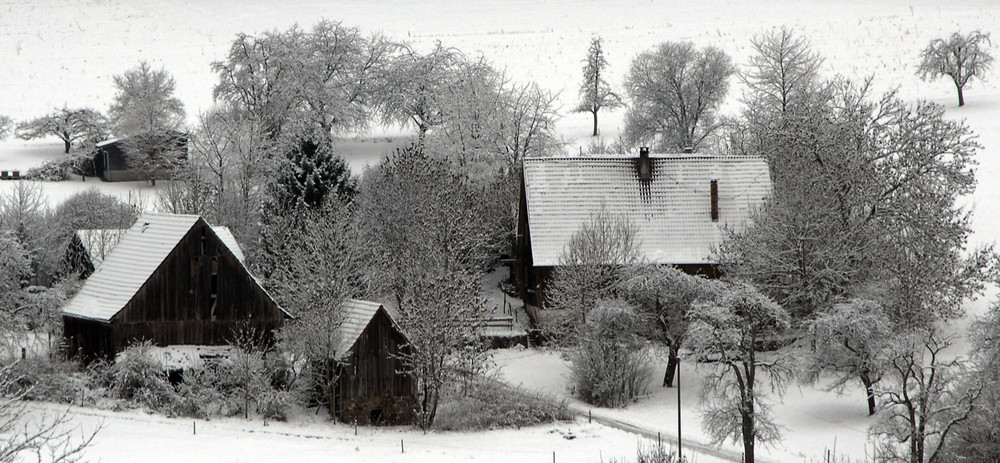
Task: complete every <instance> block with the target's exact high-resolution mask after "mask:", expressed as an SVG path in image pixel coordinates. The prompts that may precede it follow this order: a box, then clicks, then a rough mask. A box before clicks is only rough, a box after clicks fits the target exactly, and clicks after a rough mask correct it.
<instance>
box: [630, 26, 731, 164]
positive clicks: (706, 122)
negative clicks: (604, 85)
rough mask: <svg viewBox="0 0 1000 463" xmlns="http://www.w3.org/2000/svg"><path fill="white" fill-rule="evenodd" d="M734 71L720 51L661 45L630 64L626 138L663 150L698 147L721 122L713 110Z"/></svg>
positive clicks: (684, 45)
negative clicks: (629, 104) (630, 105)
mask: <svg viewBox="0 0 1000 463" xmlns="http://www.w3.org/2000/svg"><path fill="white" fill-rule="evenodd" d="M734 72H736V67H735V66H733V64H732V59H730V58H729V56H728V55H726V54H725V53H724V52H723V51H722V50H719V49H718V48H715V47H705V48H704V49H700V50H699V49H697V48H695V46H694V44H693V43H691V42H665V43H662V44H660V45H659V46H657V47H656V48H654V49H653V50H650V51H645V52H642V53H640V54H639V56H637V57H636V58H635V59H633V60H632V66H631V68H630V69H629V73H628V76H627V77H626V79H625V87H626V89H627V90H628V94H629V98H630V99H631V100H632V107H631V108H630V109H629V111H628V113H627V114H626V115H625V132H626V134H627V138H629V139H630V140H632V141H635V142H649V144H650V145H653V146H656V147H658V148H661V149H671V150H673V149H684V148H693V149H697V148H698V147H699V146H700V145H701V144H702V143H703V142H704V141H705V140H706V139H707V138H708V137H709V136H710V135H712V134H713V133H714V132H715V131H716V130H717V129H718V128H719V127H720V124H719V123H718V121H717V120H716V115H715V112H716V110H717V109H718V108H719V105H720V104H721V103H722V100H723V98H725V96H726V92H727V90H728V89H729V82H728V81H729V76H731V75H732V74H733V73H734Z"/></svg>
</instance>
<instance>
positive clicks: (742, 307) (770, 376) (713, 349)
mask: <svg viewBox="0 0 1000 463" xmlns="http://www.w3.org/2000/svg"><path fill="white" fill-rule="evenodd" d="M688 318H689V323H690V325H689V326H688V340H689V341H688V348H690V349H691V352H692V355H694V356H696V357H697V358H705V359H711V360H715V359H717V360H718V365H717V366H716V367H715V368H713V370H712V371H711V372H709V373H708V375H706V376H705V385H704V388H703V389H702V401H703V402H702V403H703V404H704V405H703V407H704V409H703V411H702V427H703V428H704V430H705V432H706V433H708V435H709V437H711V438H712V440H713V441H714V442H715V443H721V442H723V441H725V440H726V439H731V440H732V441H733V442H739V441H742V442H743V455H744V457H743V458H744V460H743V461H745V462H746V463H753V462H754V461H755V459H754V455H755V452H754V450H755V448H756V444H757V442H760V443H764V444H767V443H773V442H777V441H778V440H780V438H781V435H780V433H779V431H778V425H777V424H775V423H774V421H772V419H771V412H770V408H769V407H768V406H767V405H766V404H765V403H764V400H763V399H764V397H765V394H764V391H762V390H761V387H762V386H763V385H765V384H770V389H771V391H775V392H778V393H781V392H782V391H783V390H784V388H785V386H786V384H787V381H788V380H789V379H790V377H791V373H792V364H791V362H792V360H791V359H790V358H788V357H787V356H785V355H783V354H782V353H780V352H773V353H766V354H765V353H763V352H760V346H761V345H762V343H764V342H766V341H768V340H769V339H773V337H774V336H777V335H779V334H781V333H782V332H783V331H784V330H786V329H788V327H789V326H790V320H791V319H790V317H789V315H788V312H786V311H785V309H783V308H782V307H781V306H779V305H778V304H776V303H775V302H774V301H772V300H771V299H770V298H768V297H767V296H765V295H763V294H761V293H760V291H758V290H757V289H756V288H754V287H752V286H750V285H748V284H745V283H741V282H734V283H730V284H729V285H728V287H727V288H725V289H724V290H723V292H722V294H721V295H720V296H719V297H718V298H717V299H716V300H714V301H711V302H703V303H699V304H696V306H695V308H694V310H692V311H691V312H690V313H689V315H688Z"/></svg>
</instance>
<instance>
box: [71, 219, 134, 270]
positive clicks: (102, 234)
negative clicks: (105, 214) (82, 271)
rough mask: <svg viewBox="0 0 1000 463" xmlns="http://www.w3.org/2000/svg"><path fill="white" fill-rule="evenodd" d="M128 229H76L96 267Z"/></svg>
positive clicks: (91, 261) (84, 248)
mask: <svg viewBox="0 0 1000 463" xmlns="http://www.w3.org/2000/svg"><path fill="white" fill-rule="evenodd" d="M125 231H126V229H124V228H92V229H81V230H77V231H76V236H77V238H78V239H79V240H80V243H81V244H82V245H83V250H84V251H86V252H87V256H88V257H90V263H91V264H93V265H94V268H95V269H96V268H97V267H100V265H101V262H104V258H105V257H107V256H108V254H109V253H111V250H112V249H114V248H115V246H117V245H118V241H119V240H121V237H122V235H123V234H125Z"/></svg>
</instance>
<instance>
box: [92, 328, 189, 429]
mask: <svg viewBox="0 0 1000 463" xmlns="http://www.w3.org/2000/svg"><path fill="white" fill-rule="evenodd" d="M152 347H153V344H152V343H151V342H149V341H143V342H139V343H136V344H133V345H131V346H129V347H128V348H126V349H125V350H124V351H122V352H121V353H120V354H118V358H117V360H116V361H115V362H114V364H112V365H111V367H110V368H109V369H108V373H107V374H108V379H109V384H108V385H109V391H110V393H111V395H112V397H115V398H119V399H125V400H128V401H130V402H132V403H134V404H136V405H139V406H143V407H146V408H148V409H150V410H155V411H167V412H169V411H172V410H173V408H174V406H175V405H176V403H177V402H179V399H180V397H179V396H178V394H177V393H176V392H175V391H174V388H173V386H171V385H170V380H169V379H168V378H167V374H166V372H164V371H163V367H162V366H161V365H160V364H159V362H157V361H156V360H155V359H154V358H153V356H152V354H151V352H150V351H151V349H152Z"/></svg>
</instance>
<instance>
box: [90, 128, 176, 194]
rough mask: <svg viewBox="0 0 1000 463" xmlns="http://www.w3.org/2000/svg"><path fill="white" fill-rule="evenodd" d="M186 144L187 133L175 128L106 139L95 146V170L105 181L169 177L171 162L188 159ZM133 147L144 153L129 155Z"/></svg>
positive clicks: (172, 163) (172, 164)
mask: <svg viewBox="0 0 1000 463" xmlns="http://www.w3.org/2000/svg"><path fill="white" fill-rule="evenodd" d="M187 144H188V139H187V135H186V134H184V133H181V132H176V131H167V132H164V133H162V134H145V135H137V136H132V137H127V138H120V139H119V138H115V139H112V140H106V141H103V142H100V143H98V144H97V146H96V148H97V149H96V150H95V152H94V174H95V175H97V176H98V177H101V179H103V180H104V181H106V182H129V181H135V180H155V179H167V178H170V177H171V176H172V168H171V166H176V165H177V164H178V163H182V162H185V161H187V155H188V149H187ZM130 149H138V150H140V151H142V152H144V154H142V155H136V156H134V157H130V155H129V150H130ZM140 161H141V162H140Z"/></svg>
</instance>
